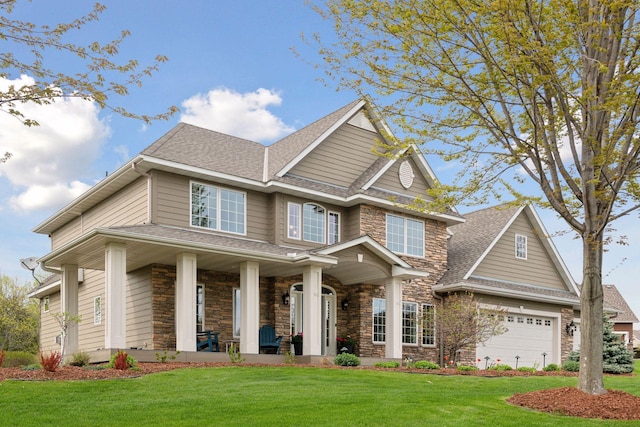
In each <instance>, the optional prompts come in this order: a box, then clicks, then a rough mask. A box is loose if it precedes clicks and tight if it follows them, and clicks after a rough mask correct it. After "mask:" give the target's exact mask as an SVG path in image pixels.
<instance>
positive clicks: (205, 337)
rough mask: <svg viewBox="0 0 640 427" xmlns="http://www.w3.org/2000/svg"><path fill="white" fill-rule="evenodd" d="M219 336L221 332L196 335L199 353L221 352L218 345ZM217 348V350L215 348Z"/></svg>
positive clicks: (206, 332)
mask: <svg viewBox="0 0 640 427" xmlns="http://www.w3.org/2000/svg"><path fill="white" fill-rule="evenodd" d="M218 335H220V332H211V331H202V332H198V333H197V334H196V350H197V351H220V344H218ZM214 346H215V348H216V349H215V350H214V349H213V347H214Z"/></svg>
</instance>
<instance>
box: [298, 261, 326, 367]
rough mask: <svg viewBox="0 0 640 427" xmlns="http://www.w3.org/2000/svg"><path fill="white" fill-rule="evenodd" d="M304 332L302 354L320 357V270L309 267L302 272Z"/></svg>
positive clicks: (312, 266) (313, 266) (319, 268)
mask: <svg viewBox="0 0 640 427" xmlns="http://www.w3.org/2000/svg"><path fill="white" fill-rule="evenodd" d="M302 284H303V289H302V292H303V308H302V311H303V316H302V323H303V328H304V330H303V331H302V332H303V335H304V338H303V339H302V354H304V355H305V356H320V355H322V333H321V331H322V312H321V309H322V268H321V267H318V266H315V265H310V266H306V267H304V269H303V270H302Z"/></svg>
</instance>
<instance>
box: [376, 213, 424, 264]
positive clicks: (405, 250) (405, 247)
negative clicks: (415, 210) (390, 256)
mask: <svg viewBox="0 0 640 427" xmlns="http://www.w3.org/2000/svg"><path fill="white" fill-rule="evenodd" d="M390 218H395V219H400V220H402V234H398V236H400V237H401V238H402V243H400V245H401V246H402V247H401V248H392V247H390V241H391V240H392V239H390V238H389V236H390V231H391V230H390V229H389V219H390ZM409 223H415V224H419V225H420V228H421V233H420V241H421V245H420V247H419V248H420V251H419V253H409V250H408V248H409V243H408V242H409V235H408V227H407V225H408V224H409ZM385 227H386V232H385V236H386V247H387V249H389V250H391V251H393V252H395V253H397V254H400V255H406V256H410V257H415V258H424V245H425V237H424V221H422V220H419V219H414V218H407V217H404V216H400V215H393V214H390V213H388V214H386V220H385ZM396 249H399V250H396Z"/></svg>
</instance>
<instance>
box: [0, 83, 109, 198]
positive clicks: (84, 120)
mask: <svg viewBox="0 0 640 427" xmlns="http://www.w3.org/2000/svg"><path fill="white" fill-rule="evenodd" d="M32 82H33V79H31V78H30V77H27V76H22V77H21V78H20V79H16V80H7V79H0V90H1V89H2V87H5V88H6V87H7V86H8V85H9V84H13V85H15V86H22V85H24V84H30V83H32ZM16 108H17V109H18V110H20V111H21V112H22V114H24V116H25V117H27V118H30V119H34V120H36V121H38V123H39V124H40V126H35V127H27V126H25V125H23V124H22V123H21V122H20V121H19V120H17V119H16V118H15V117H12V116H10V115H9V114H2V113H0V153H4V152H5V151H8V152H10V153H12V157H11V159H10V160H9V161H8V162H6V163H4V164H2V165H1V166H0V176H3V177H5V178H7V179H8V180H9V181H10V182H11V184H12V185H13V188H15V189H16V191H18V192H20V193H19V194H17V195H13V196H12V197H11V200H10V202H11V206H12V208H14V209H16V210H24V211H28V210H34V209H49V208H56V207H60V206H62V205H64V204H65V203H68V202H69V201H71V200H73V198H75V197H77V196H78V195H79V194H80V193H81V192H83V191H85V190H86V189H87V188H88V187H89V186H88V185H87V184H83V183H82V182H80V181H77V180H78V178H79V177H83V176H90V175H91V168H92V165H93V163H94V162H95V160H96V159H98V158H99V156H100V154H101V148H102V146H103V144H104V142H105V140H106V139H107V138H108V137H109V134H110V129H109V127H108V126H107V125H106V124H105V123H104V122H103V121H101V120H100V119H99V118H98V113H99V109H98V107H97V105H95V104H94V103H92V102H90V101H85V100H82V99H78V98H66V99H58V100H56V102H55V103H53V104H50V105H35V104H33V103H27V104H18V105H16Z"/></svg>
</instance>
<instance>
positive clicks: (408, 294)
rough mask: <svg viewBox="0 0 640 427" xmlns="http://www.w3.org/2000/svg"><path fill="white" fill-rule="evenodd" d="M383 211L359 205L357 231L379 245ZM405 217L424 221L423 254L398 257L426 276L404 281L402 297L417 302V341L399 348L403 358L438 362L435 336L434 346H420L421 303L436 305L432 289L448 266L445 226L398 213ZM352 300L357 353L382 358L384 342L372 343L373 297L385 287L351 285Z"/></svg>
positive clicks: (382, 241)
mask: <svg viewBox="0 0 640 427" xmlns="http://www.w3.org/2000/svg"><path fill="white" fill-rule="evenodd" d="M386 214H387V211H386V210H384V209H381V208H378V207H375V206H368V205H362V206H361V207H360V234H361V235H365V234H368V235H369V236H371V237H372V238H373V239H375V240H376V241H378V242H379V243H380V244H382V245H386V221H387V218H386ZM399 215H401V216H404V217H407V218H414V219H418V220H421V221H424V233H425V236H424V241H425V257H424V258H416V257H409V256H401V258H402V259H403V260H404V261H405V262H407V263H408V264H410V265H411V266H412V267H414V268H416V269H419V270H422V271H426V272H428V273H429V277H426V278H421V279H413V280H411V281H409V282H405V283H404V285H403V288H402V300H403V301H405V302H415V303H418V319H419V322H418V323H419V324H418V340H417V341H418V342H417V344H405V345H403V348H402V353H403V358H405V357H409V356H410V357H411V358H413V359H414V360H420V359H427V360H431V361H434V362H437V361H438V349H437V345H438V342H437V341H438V339H437V337H436V346H435V347H424V346H422V330H421V326H420V325H421V322H420V319H421V316H422V304H433V305H436V303H437V301H436V300H434V297H433V295H432V293H431V288H432V286H433V285H435V284H436V283H437V281H438V280H439V279H440V277H442V275H443V274H444V273H445V271H446V269H447V229H446V225H445V224H444V223H443V222H439V221H434V220H429V219H424V218H420V217H417V216H414V215H408V214H399ZM352 288H353V290H352V291H351V292H352V293H353V294H354V298H353V300H354V301H357V309H358V317H357V318H358V319H359V325H358V329H359V330H358V331H357V332H356V333H355V335H357V336H358V338H359V339H358V341H359V346H358V348H359V349H360V352H359V353H360V356H365V357H384V355H385V346H384V344H374V343H373V298H385V288H384V286H380V285H366V284H361V285H358V286H356V287H352Z"/></svg>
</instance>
